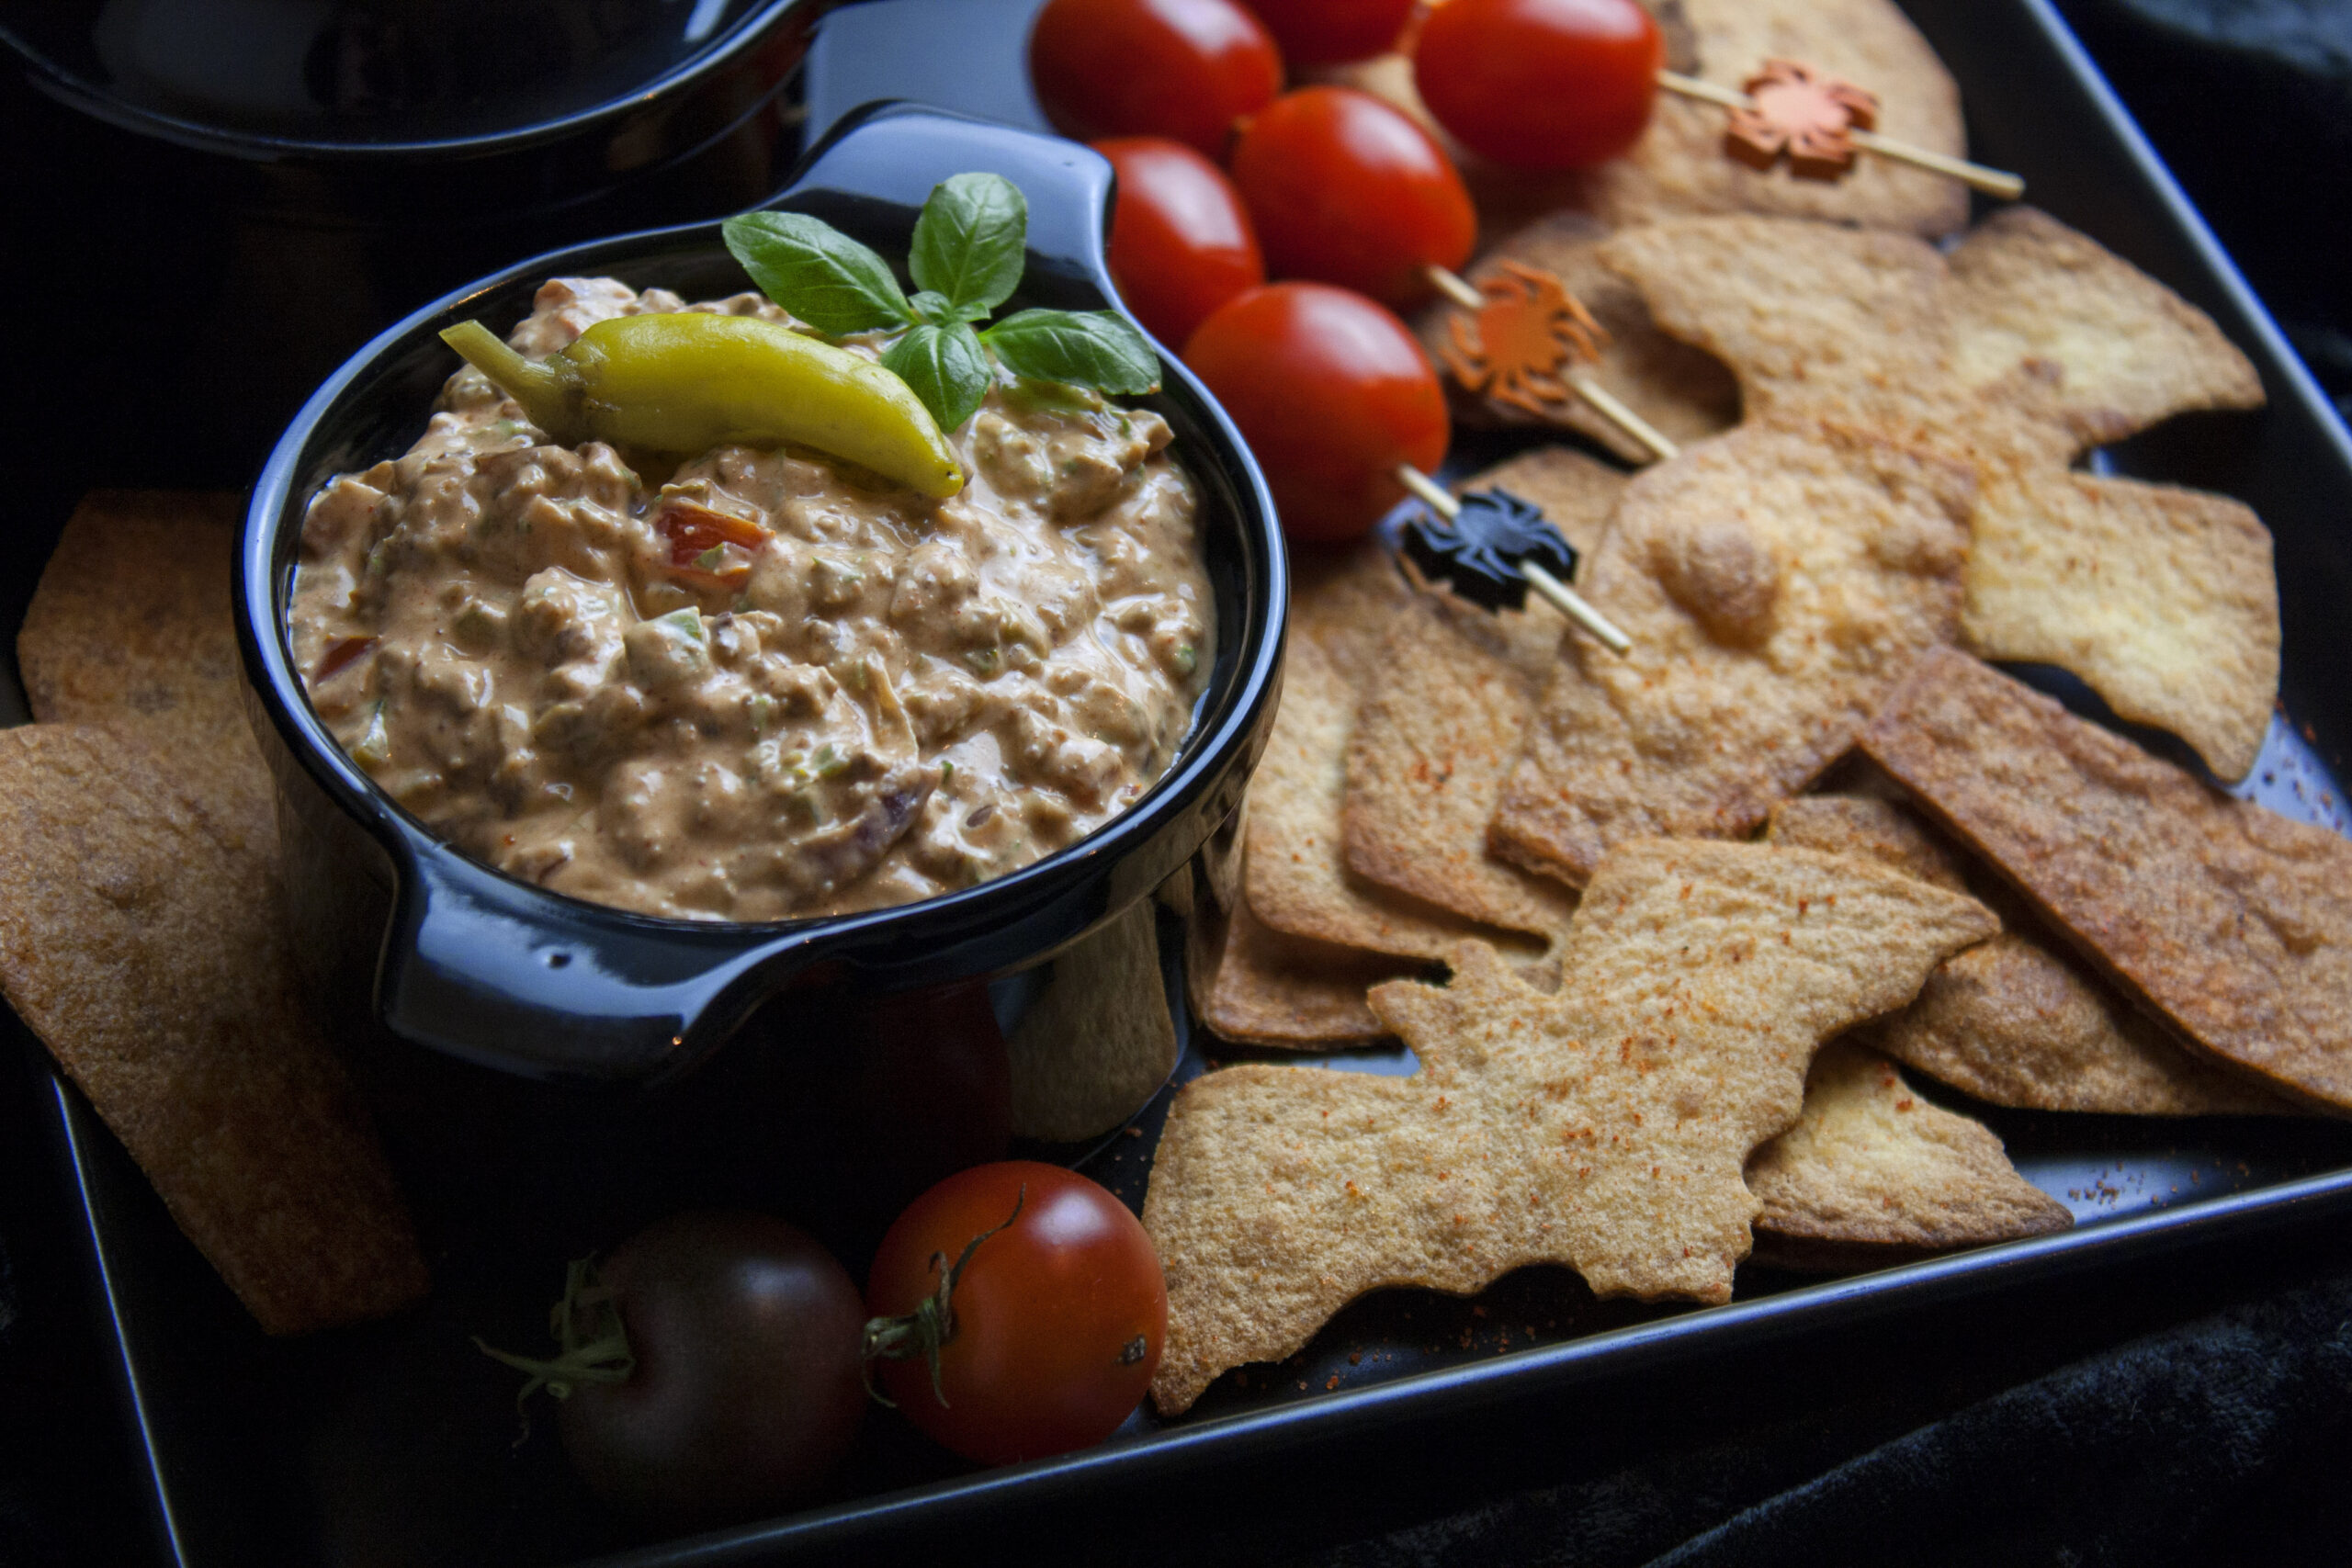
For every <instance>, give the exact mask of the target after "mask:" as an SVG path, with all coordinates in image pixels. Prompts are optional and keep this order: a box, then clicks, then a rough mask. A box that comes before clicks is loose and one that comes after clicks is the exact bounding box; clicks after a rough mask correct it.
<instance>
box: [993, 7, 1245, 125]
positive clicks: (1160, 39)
mask: <svg viewBox="0 0 2352 1568" xmlns="http://www.w3.org/2000/svg"><path fill="white" fill-rule="evenodd" d="M1029 80H1030V83H1031V85H1034V86H1035V88H1036V89H1037V101H1038V102H1039V103H1040V104H1042V105H1043V106H1044V107H1045V110H1046V116H1047V118H1050V119H1052V121H1053V122H1054V124H1055V126H1056V127H1057V128H1058V129H1059V130H1061V132H1062V133H1063V134H1064V135H1066V136H1074V137H1077V138H1078V139H1080V141H1088V140H1091V139H1093V138H1095V137H1101V136H1169V137H1173V138H1174V139H1175V140H1177V141H1182V142H1183V143H1185V144H1186V145H1188V146H1190V147H1192V148H1193V149H1194V150H1196V151H1198V152H1202V153H1204V154H1205V155H1207V156H1209V157H1211V158H1215V157H1217V156H1219V155H1221V154H1222V153H1223V152H1225V143H1226V139H1227V136H1229V135H1230V134H1231V132H1232V130H1233V122H1234V121H1235V120H1237V119H1239V118H1241V117H1242V116H1244V115H1249V114H1255V113H1256V112H1257V111H1258V110H1260V109H1261V108H1263V107H1265V106H1266V105H1267V103H1269V102H1270V101H1271V100H1272V98H1273V96H1274V95H1275V94H1276V93H1279V92H1281V91H1282V88H1283V58H1282V51H1280V50H1278V49H1276V48H1275V47H1274V39H1273V35H1272V34H1271V33H1269V32H1268V31H1266V28H1265V25H1264V24H1263V23H1261V22H1260V21H1259V20H1258V18H1257V17H1253V16H1251V15H1250V13H1249V12H1247V11H1245V10H1243V9H1242V8H1241V7H1240V6H1237V5H1235V4H1234V3H1233V0H1048V3H1047V5H1046V8H1045V9H1044V10H1042V11H1040V12H1039V13H1037V24H1036V26H1035V28H1033V29H1032V30H1031V32H1030V34H1029Z"/></svg>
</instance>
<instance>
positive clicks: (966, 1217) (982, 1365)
mask: <svg viewBox="0 0 2352 1568" xmlns="http://www.w3.org/2000/svg"><path fill="white" fill-rule="evenodd" d="M1016 1201H1017V1202H1018V1204H1019V1211H1020V1212H1019V1213H1018V1214H1015V1213H1014V1205H1015V1203H1016ZM1008 1220H1009V1221H1010V1223H1008ZM999 1227H1001V1229H1000V1228H999ZM989 1231H994V1232H995V1234H994V1235H988V1236H987V1239H985V1240H983V1241H982V1242H980V1244H979V1245H978V1247H973V1248H972V1251H971V1256H970V1258H969V1260H968V1261H967V1262H966V1263H965V1264H964V1267H963V1272H962V1273H961V1274H960V1275H958V1276H957V1277H956V1288H955V1292H954V1294H953V1296H952V1298H951V1301H952V1308H953V1313H954V1322H955V1327H954V1330H953V1332H952V1334H951V1335H950V1336H949V1337H948V1338H947V1340H946V1342H945V1344H944V1346H943V1347H942V1348H941V1349H940V1353H939V1387H938V1389H937V1390H936V1391H934V1390H933V1387H932V1382H931V1369H930V1365H929V1363H928V1362H927V1361H926V1360H925V1359H924V1358H922V1356H920V1355H917V1356H913V1357H910V1358H908V1359H896V1360H882V1361H878V1362H876V1363H875V1364H874V1366H875V1374H876V1379H877V1380H878V1381H879V1382H880V1383H881V1385H882V1391H883V1393H886V1394H888V1396H889V1397H890V1399H891V1400H892V1401H893V1402H894V1403H896V1404H897V1405H898V1406H899V1409H900V1410H902V1411H904V1412H905V1413H906V1416H907V1418H908V1419H909V1420H910V1421H912V1422H913V1423H914V1424H915V1425H916V1426H917V1427H922V1430H923V1431H925V1432H927V1433H929V1434H930V1435H931V1436H932V1437H933V1438H937V1439H938V1440H939V1441H940V1442H942V1443H944V1444H945V1445H946V1446H947V1447H948V1448H951V1449H953V1450H956V1452H957V1453H959V1454H962V1455H963V1456H964V1457H965V1458H967V1459H972V1460H978V1461H980V1462H981V1463H983V1464H1009V1463H1011V1462H1012V1461H1015V1460H1023V1459H1037V1458H1040V1457H1042V1456H1044V1455H1046V1454H1057V1453H1063V1452H1066V1451H1067V1450H1070V1449H1076V1448H1083V1447H1085V1446H1086V1445H1087V1444H1089V1443H1095V1442H1100V1441H1102V1440H1103V1438H1107V1437H1109V1436H1110V1435H1111V1434H1112V1432H1113V1431H1114V1430H1116V1429H1117V1427H1118V1426H1119V1424H1120V1423H1121V1422H1123V1421H1125V1419H1126V1418H1127V1416H1128V1413H1129V1412H1131V1411H1133V1410H1134V1409H1135V1407H1136V1403H1137V1402H1138V1401H1140V1400H1141V1399H1142V1398H1143V1396H1144V1391H1145V1390H1146V1389H1148V1388H1149V1387H1150V1386H1151V1374H1152V1372H1153V1371H1156V1370H1157V1369H1158V1367H1159V1350H1160V1345H1161V1342H1162V1341H1163V1339H1164V1338H1165V1337H1166V1335H1167V1331H1168V1287H1167V1285H1166V1283H1165V1282H1164V1281H1163V1280H1161V1278H1160V1274H1159V1255H1158V1254H1157V1253H1156V1252H1154V1251H1153V1250H1152V1246H1151V1237H1150V1236H1148V1235H1146V1234H1145V1233H1144V1228H1143V1225H1142V1224H1141V1222H1139V1221H1138V1220H1136V1217H1135V1215H1134V1214H1133V1213H1129V1212H1128V1210H1127V1206H1126V1205H1125V1203H1122V1202H1120V1201H1119V1200H1118V1199H1116V1198H1114V1197H1113V1196H1112V1195H1111V1194H1110V1193H1109V1192H1106V1191H1104V1190H1103V1189H1102V1188H1100V1187H1098V1186H1096V1185H1095V1184H1094V1183H1093V1182H1091V1181H1089V1180H1088V1179H1086V1178H1084V1177H1082V1176H1080V1175H1079V1174H1078V1173H1077V1172H1075V1171H1071V1170H1065V1169H1063V1168H1061V1167H1059V1166H1057V1165H1040V1164H1037V1163H1036V1162H1035V1161H1031V1160H1005V1161H1002V1162H1000V1163H998V1164H995V1165H981V1166H975V1167H973V1168H971V1169H969V1170H966V1171H960V1172H958V1173H957V1174H956V1175H954V1176H951V1177H949V1178H948V1179H946V1180H944V1181H943V1182H941V1183H940V1184H939V1185H938V1186H936V1187H934V1188H933V1189H932V1190H930V1191H928V1192H926V1193H924V1194H923V1195H922V1197H920V1198H918V1199H916V1200H915V1201H914V1202H913V1203H912V1204H911V1205H910V1206H909V1207H908V1209H907V1212H906V1213H903V1214H901V1215H899V1218H898V1221H897V1223H896V1224H892V1225H891V1227H890V1231H889V1234H888V1235H885V1236H884V1237H883V1238H882V1248H881V1250H880V1251H879V1252H877V1253H876V1254H875V1257H874V1269H873V1271H872V1273H871V1274H870V1275H869V1276H868V1277H867V1280H866V1285H865V1305H866V1310H867V1311H869V1312H871V1313H873V1314H876V1316H877V1317H897V1316H900V1315H902V1314H909V1313H911V1312H913V1311H914V1310H915V1308H916V1307H917V1306H918V1305H919V1304H920V1303H922V1301H923V1300H924V1299H926V1298H927V1297H930V1296H932V1295H933V1293H934V1292H937V1290H938V1288H939V1280H940V1270H939V1269H938V1268H935V1267H934V1266H933V1258H937V1257H943V1256H944V1259H945V1262H944V1267H945V1268H949V1269H952V1268H954V1267H955V1265H956V1259H957V1258H961V1257H963V1256H964V1249H965V1247H967V1246H969V1245H970V1243H971V1241H972V1238H973V1237H975V1236H978V1235H983V1234H984V1233H987V1232H989ZM943 1395H944V1398H945V1403H944V1404H942V1403H941V1398H942V1396H943Z"/></svg>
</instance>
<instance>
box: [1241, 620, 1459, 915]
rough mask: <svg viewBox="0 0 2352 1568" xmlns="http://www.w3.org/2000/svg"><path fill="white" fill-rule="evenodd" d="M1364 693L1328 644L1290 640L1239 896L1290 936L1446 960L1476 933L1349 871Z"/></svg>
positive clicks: (1256, 781)
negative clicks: (1352, 768)
mask: <svg viewBox="0 0 2352 1568" xmlns="http://www.w3.org/2000/svg"><path fill="white" fill-rule="evenodd" d="M1356 698H1357V688H1356V687H1355V686H1354V685H1353V684H1351V682H1349V681H1348V680H1347V679H1346V678H1345V677H1344V676H1342V675H1341V674H1340V671H1339V670H1338V669H1337V668H1336V667H1335V666H1334V664H1333V662H1332V660H1331V659H1330V658H1329V656H1328V655H1327V654H1326V653H1325V652H1324V651H1323V647H1322V645H1321V644H1319V643H1317V642H1316V641H1315V640H1314V639H1313V638H1311V637H1294V638H1293V639H1292V641H1291V645H1290V649H1289V651H1288V653H1287V655H1286V656H1285V660H1284V663H1283V695H1282V706H1281V707H1280V708H1279V709H1278V710H1277V711H1276V712H1275V715H1274V728H1273V733H1272V735H1271V736H1269V737H1268V739H1267V741H1266V750H1265V755H1264V756H1263V757H1262V758H1261V759H1260V761H1259V763H1258V771H1257V773H1254V774H1252V775H1251V776H1250V821H1249V825H1248V828H1247V832H1248V834H1249V852H1248V853H1247V854H1246V855H1245V856H1244V857H1243V860H1242V863H1241V886H1242V897H1243V899H1244V900H1245V901H1246V902H1247V903H1248V904H1249V906H1250V912H1251V913H1252V914H1253V915H1255V916H1256V917H1257V918H1258V919H1260V920H1261V921H1263V922H1264V923H1265V924H1266V925H1268V926H1271V927H1272V928H1273V929H1274V930H1275V931H1282V932H1283V933H1285V934H1287V935H1290V936H1297V937H1306V938H1308V939H1310V940H1312V941H1315V942H1329V943H1333V944H1335V945H1337V946H1340V947H1352V948H1360V949H1362V950H1363V951H1365V952H1367V953H1387V954H1389V955H1390V956H1392V957H1397V958H1423V959H1440V958H1443V957H1444V956H1446V954H1447V953H1451V952H1452V951H1453V946H1454V944H1455V943H1456V942H1461V941H1462V940H1463V939H1464V938H1465V937H1469V936H1474V935H1476V934H1477V931H1478V928H1477V927H1476V926H1475V925H1474V924H1473V923H1472V922H1470V921H1468V920H1465V919H1461V918H1460V917H1459V916H1455V915H1451V914H1448V913H1447V912H1446V911H1444V910H1443V909H1440V908H1433V907H1430V906H1428V905H1424V904H1421V903H1419V901H1418V900H1413V899H1408V898H1407V897H1404V896H1403V895H1401V894H1397V893H1395V892H1392V891H1390V890H1388V889H1386V888H1383V887H1381V886H1378V885H1376V884H1374V883H1372V882H1369V881H1367V880H1366V879H1365V878H1363V877H1362V876H1359V875H1357V874H1355V873H1354V872H1353V871H1351V870H1350V869H1349V866H1348V859H1347V847H1346V842H1345V837H1344V828H1343V817H1342V811H1343V807H1344V802H1345V800H1346V795H1347V781H1348V736H1349V732H1350V731H1351V729H1352V728H1354V725H1355V714H1356Z"/></svg>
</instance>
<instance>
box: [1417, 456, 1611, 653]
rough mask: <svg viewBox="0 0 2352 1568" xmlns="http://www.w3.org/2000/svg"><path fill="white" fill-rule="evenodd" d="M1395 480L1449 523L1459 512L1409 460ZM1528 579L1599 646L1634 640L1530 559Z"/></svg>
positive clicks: (1525, 571) (1442, 489)
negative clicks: (1596, 641) (1590, 635)
mask: <svg viewBox="0 0 2352 1568" xmlns="http://www.w3.org/2000/svg"><path fill="white" fill-rule="evenodd" d="M1397 482H1398V483H1399V484H1402V485H1403V486H1404V487H1405V488H1406V489H1407V490H1408V491H1412V492H1413V493H1414V494H1415V495H1416V496H1419V498H1420V499H1421V501H1422V502H1424V503H1425V504H1426V505H1427V506H1428V507H1429V509H1430V511H1432V512H1434V513H1437V514H1438V515H1439V516H1441V517H1442V518H1444V519H1445V520H1446V521H1448V522H1452V521H1453V519H1454V518H1456V517H1459V516H1461V515H1462V503H1461V502H1458V501H1456V500H1454V499H1453V496H1451V495H1449V494H1447V493H1446V490H1445V487H1444V486H1443V485H1441V484H1439V483H1438V482H1437V481H1436V480H1435V479H1431V478H1430V477H1429V475H1427V474H1425V473H1423V472H1421V470H1420V469H1419V468H1415V467H1413V465H1412V464H1410V463H1399V464H1397ZM1519 569H1520V570H1521V572H1522V573H1523V574H1524V575H1525V576H1526V578H1527V585H1528V586H1529V587H1530V588H1532V589H1533V590H1535V592H1538V593H1540V594H1542V595H1543V596H1544V599H1545V600H1547V601H1549V602H1550V604H1551V605H1552V607H1553V608H1554V609H1555V610H1557V611H1559V612H1560V614H1562V615H1566V616H1567V618H1568V619H1570V620H1572V621H1574V622H1575V623H1576V624H1577V625H1578V626H1582V627H1583V628H1584V629H1585V630H1587V631H1589V632H1590V633H1591V634H1592V635H1593V636H1594V637H1598V638H1600V643H1601V646H1602V647H1604V648H1606V649H1609V651H1610V652H1611V653H1617V654H1623V653H1625V652H1628V651H1630V650H1631V649H1632V648H1633V646H1634V639H1633V638H1632V637H1627V636H1626V635H1625V634H1624V633H1623V632H1622V631H1619V630H1618V629H1617V627H1616V626H1615V624H1614V623H1613V622H1611V620H1610V619H1609V617H1608V616H1606V615H1602V614H1601V613H1600V611H1598V610H1596V609H1594V608H1593V607H1592V605H1591V604H1589V602H1588V601H1587V600H1586V599H1585V597H1584V596H1583V595H1582V594H1580V593H1578V592H1577V591H1576V590H1575V589H1573V588H1571V587H1569V586H1568V585H1567V584H1566V583H1565V582H1563V581H1560V580H1559V579H1558V578H1556V577H1554V576H1553V575H1552V574H1551V573H1550V572H1548V571H1546V570H1544V569H1543V568H1542V567H1541V566H1539V565H1537V564H1536V563H1535V562H1533V561H1532V560H1531V561H1521V562H1520V563H1519Z"/></svg>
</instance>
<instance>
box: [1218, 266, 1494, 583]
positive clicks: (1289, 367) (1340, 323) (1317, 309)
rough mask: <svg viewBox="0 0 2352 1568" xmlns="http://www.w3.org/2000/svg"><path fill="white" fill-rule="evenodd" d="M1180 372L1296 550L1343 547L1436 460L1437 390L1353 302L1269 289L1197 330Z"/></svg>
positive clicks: (1440, 440) (1410, 344)
mask: <svg viewBox="0 0 2352 1568" xmlns="http://www.w3.org/2000/svg"><path fill="white" fill-rule="evenodd" d="M1184 363H1185V364H1187V365H1189V366H1191V367H1193V373H1194V374H1195V375H1197V376H1199V377H1200V378H1201V379H1202V380H1203V381H1204V382H1205V383H1206V384H1207V386H1208V389H1209V390H1210V391H1211V392H1212V393H1214V394H1215V395H1216V400H1217V401H1219V402H1220V403H1223V404H1224V405H1225V412H1227V413H1229V414H1231V415H1232V416H1233V423H1235V424H1237V425H1238V426H1239V427H1240V429H1241V434H1242V438H1243V439H1244V440H1246V441H1248V442H1249V443H1250V451H1251V452H1252V453H1254V454H1256V456H1257V458H1258V462H1259V465H1260V466H1261V468H1264V469H1265V471H1266V482H1267V484H1268V485H1269V486H1270V487H1271V488H1272V491H1273V492H1274V505H1275V508H1276V510H1277V511H1278V512H1279V513H1281V515H1282V524H1283V532H1284V533H1286V534H1288V535H1289V536H1290V537H1291V538H1292V540H1294V541H1295V542H1296V543H1300V544H1321V543H1327V542H1332V541H1337V540H1341V539H1350V538H1353V537H1355V536H1357V535H1359V534H1361V533H1363V531H1364V530H1365V529H1367V528H1369V527H1371V526H1372V525H1373V524H1374V523H1375V522H1377V521H1378V520H1379V517H1380V514H1381V513H1384V512H1385V511H1387V510H1388V508H1390V507H1391V506H1394V505H1395V504H1396V503H1397V500H1398V499H1399V498H1400V497H1401V496H1402V495H1403V494H1404V487H1403V486H1402V485H1400V484H1398V483H1397V464H1399V463H1410V464H1412V465H1413V466H1414V467H1415V468H1419V469H1422V470H1423V471H1424V472H1426V471H1428V470H1430V469H1432V468H1436V467H1437V466H1438V464H1439V463H1440V462H1441V461H1442V460H1443V459H1444V457H1445V445H1446V441H1447V439H1448V437H1449V435H1450V434H1451V428H1450V424H1449V422H1448V420H1447V417H1446V412H1445V391H1444V389H1443V388H1442V387H1441V386H1439V385H1438V379H1437V373H1436V372H1435V371H1433V370H1431V369H1430V362H1429V360H1428V359H1427V358H1426V357H1425V356H1424V355H1422V353H1421V345H1420V344H1419V343H1416V342H1415V341H1414V339H1413V334H1412V333H1410V332H1408V331H1407V330H1406V328H1405V323H1404V322H1402V321H1398V320H1397V318H1396V317H1395V316H1394V315H1392V314H1390V313H1389V312H1388V311H1387V310H1383V309H1382V308H1381V307H1380V306H1379V305H1377V304H1375V303H1374V302H1373V301H1372V300H1370V299H1365V298H1364V297H1363V295H1361V294H1351V293H1349V292H1348V291H1347V290H1346V289H1344V288H1331V287H1329V285H1327V284H1320V283H1270V284H1268V285H1267V286H1266V287H1265V288H1255V289H1252V290H1250V292H1249V293H1247V294H1244V295H1242V296H1240V297H1239V298H1238V299H1235V300H1234V301H1233V302H1232V303H1230V304H1228V305H1227V306H1226V307H1225V308H1224V309H1223V310H1219V311H1217V313H1216V315H1214V316H1211V317H1210V318H1209V319H1208V320H1207V321H1203V322H1202V323H1201V330H1200V331H1198V332H1196V333H1193V340H1192V342H1190V343H1188V344H1185V345H1184Z"/></svg>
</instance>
